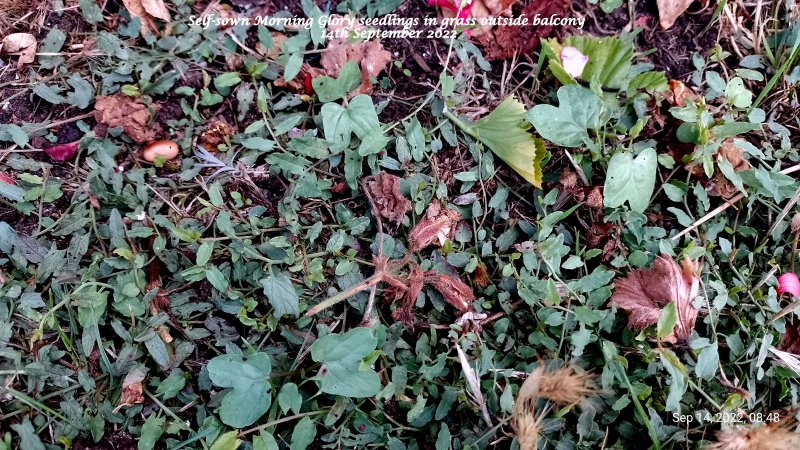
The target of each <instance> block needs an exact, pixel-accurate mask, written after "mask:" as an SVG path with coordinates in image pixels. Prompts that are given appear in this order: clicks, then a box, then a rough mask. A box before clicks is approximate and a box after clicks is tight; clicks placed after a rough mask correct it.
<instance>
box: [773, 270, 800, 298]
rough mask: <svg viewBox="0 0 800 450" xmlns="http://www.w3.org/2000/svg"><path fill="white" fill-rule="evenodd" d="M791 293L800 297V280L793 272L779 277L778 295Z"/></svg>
mask: <svg viewBox="0 0 800 450" xmlns="http://www.w3.org/2000/svg"><path fill="white" fill-rule="evenodd" d="M787 292H788V293H790V294H792V295H793V296H795V297H800V279H798V278H797V275H795V274H794V273H792V272H786V273H785V274H783V275H781V276H779V277H778V295H781V294H785V293H787Z"/></svg>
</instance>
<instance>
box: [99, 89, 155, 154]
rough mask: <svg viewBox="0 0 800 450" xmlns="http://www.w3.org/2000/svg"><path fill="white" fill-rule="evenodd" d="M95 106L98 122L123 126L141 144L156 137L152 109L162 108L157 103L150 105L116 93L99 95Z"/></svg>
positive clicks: (116, 126) (111, 125) (112, 125)
mask: <svg viewBox="0 0 800 450" xmlns="http://www.w3.org/2000/svg"><path fill="white" fill-rule="evenodd" d="M94 108H95V111H94V117H95V119H96V120H97V121H98V122H102V123H105V124H106V125H108V126H109V127H115V128H123V129H124V130H125V133H126V134H127V135H128V136H130V138H131V139H133V140H134V141H136V142H138V143H140V144H146V143H149V142H151V141H153V140H154V139H155V137H156V131H155V130H154V129H153V128H152V127H150V109H152V110H153V113H155V112H157V111H158V110H159V109H160V106H159V105H157V104H155V103H153V104H151V105H149V107H148V105H145V104H144V103H142V102H141V101H140V100H138V99H135V98H133V97H128V96H127V95H122V94H114V95H110V96H100V97H97V101H96V102H95V106H94Z"/></svg>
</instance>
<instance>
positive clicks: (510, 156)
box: [455, 96, 546, 187]
mask: <svg viewBox="0 0 800 450" xmlns="http://www.w3.org/2000/svg"><path fill="white" fill-rule="evenodd" d="M524 114H525V107H524V106H523V105H522V103H520V102H519V101H517V99H515V98H514V96H509V97H507V98H506V99H505V100H503V102H502V103H500V105H498V106H497V108H495V110H494V111H492V112H491V113H489V115H487V116H486V117H483V118H481V119H479V120H477V121H475V122H474V123H473V124H471V125H466V124H464V123H462V122H461V121H458V122H455V123H456V124H457V125H458V126H459V127H461V128H462V129H463V130H464V131H466V132H467V133H469V134H471V135H472V136H474V137H476V138H477V139H478V140H480V141H481V142H482V143H483V144H484V145H486V146H487V147H489V148H490V149H491V150H492V151H493V152H494V153H495V154H496V155H497V156H499V157H500V159H502V160H503V161H505V162H506V164H508V165H509V166H511V168H512V169H514V170H515V171H516V172H517V173H518V174H520V175H521V176H522V178H525V180H527V181H528V182H529V183H531V184H532V185H534V186H536V187H541V185H542V167H541V164H542V160H543V159H544V157H545V154H546V152H545V149H544V144H543V143H542V141H540V140H539V139H536V138H535V137H534V136H533V135H531V133H529V132H528V130H527V129H526V125H527V124H525V121H524V117H523V116H524Z"/></svg>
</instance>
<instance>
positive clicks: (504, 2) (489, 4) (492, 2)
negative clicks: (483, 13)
mask: <svg viewBox="0 0 800 450" xmlns="http://www.w3.org/2000/svg"><path fill="white" fill-rule="evenodd" d="M482 1H483V5H484V6H486V9H488V10H489V12H490V13H492V15H493V16H506V17H508V16H510V15H511V7H512V6H514V5H516V4H517V3H519V0H482Z"/></svg>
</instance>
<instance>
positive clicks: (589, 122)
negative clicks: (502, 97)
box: [525, 85, 610, 147]
mask: <svg viewBox="0 0 800 450" xmlns="http://www.w3.org/2000/svg"><path fill="white" fill-rule="evenodd" d="M557 95H558V106H553V105H536V106H534V107H533V108H532V109H531V110H530V111H528V112H527V113H526V114H525V118H526V119H527V120H528V121H529V122H530V123H532V124H533V127H534V128H536V131H537V132H538V133H539V134H540V135H541V136H542V137H543V138H545V139H547V140H548V141H551V142H553V143H554V144H558V145H562V146H564V147H580V146H583V145H585V146H588V147H591V146H593V145H594V144H593V142H592V139H591V137H590V136H589V132H588V130H590V129H591V130H598V129H600V128H601V127H602V126H603V125H605V123H606V122H608V119H609V117H610V116H609V114H608V113H607V111H606V110H605V109H606V108H605V107H604V105H603V100H602V99H601V98H600V97H598V96H597V94H595V93H594V92H592V91H591V90H589V89H587V88H585V87H583V86H578V85H568V86H562V87H561V88H559V89H558V93H557Z"/></svg>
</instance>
